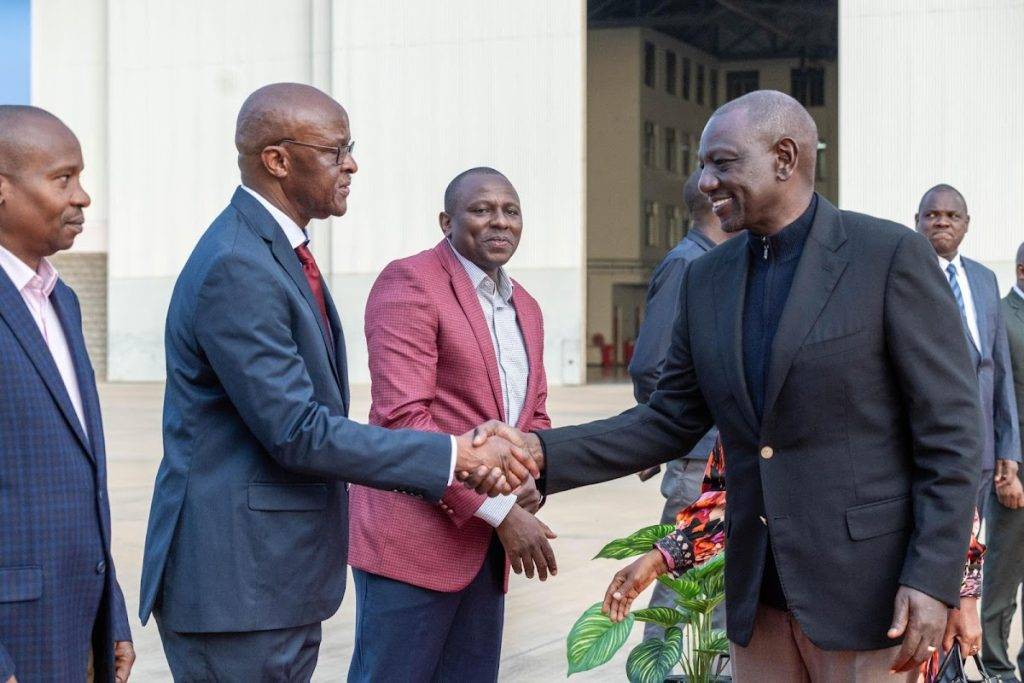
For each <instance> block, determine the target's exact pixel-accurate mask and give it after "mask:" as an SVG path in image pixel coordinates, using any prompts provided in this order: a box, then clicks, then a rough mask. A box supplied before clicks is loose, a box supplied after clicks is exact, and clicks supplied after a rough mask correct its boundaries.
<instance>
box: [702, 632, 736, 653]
mask: <svg viewBox="0 0 1024 683" xmlns="http://www.w3.org/2000/svg"><path fill="white" fill-rule="evenodd" d="M696 651H697V652H706V653H708V654H712V655H724V654H728V653H729V639H728V638H727V637H726V635H725V631H722V630H720V629H715V630H714V631H712V632H711V633H710V634H709V635H708V637H707V638H706V639H704V641H703V642H701V644H700V647H698V648H697V650H696Z"/></svg>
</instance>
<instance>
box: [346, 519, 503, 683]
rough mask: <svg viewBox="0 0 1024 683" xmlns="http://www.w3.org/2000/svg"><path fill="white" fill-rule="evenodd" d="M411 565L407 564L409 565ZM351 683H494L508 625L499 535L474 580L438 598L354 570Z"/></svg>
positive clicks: (425, 591) (406, 585) (439, 593)
mask: <svg viewBox="0 0 1024 683" xmlns="http://www.w3.org/2000/svg"><path fill="white" fill-rule="evenodd" d="M410 559H412V558H410ZM353 575H354V576H355V585H356V647H355V652H353V653H352V663H351V664H350V665H349V670H348V680H349V683H362V682H366V683H371V682H372V683H376V682H377V681H403V683H414V682H419V681H422V682H424V683H426V682H428V681H429V682H434V683H485V682H486V683H493V681H496V680H497V679H498V663H499V660H500V659H501V632H502V627H503V626H504V621H505V594H504V592H503V590H502V588H503V586H502V584H503V582H504V575H505V553H504V550H503V549H502V547H501V543H500V542H498V539H497V536H495V538H494V539H493V540H492V541H491V546H490V548H489V549H488V552H487V558H486V559H485V560H484V563H483V566H482V567H481V568H480V571H479V573H478V574H477V575H476V578H474V579H473V581H472V582H470V584H469V585H468V586H466V587H465V588H464V589H462V590H461V591H456V592H454V593H442V592H439V591H433V590H429V589H427V588H420V587H419V586H413V585H411V584H408V583H403V582H402V581H395V580H394V579H388V578H385V577H383V576H377V575H376V574H369V573H367V572H364V571H361V570H359V569H355V570H353Z"/></svg>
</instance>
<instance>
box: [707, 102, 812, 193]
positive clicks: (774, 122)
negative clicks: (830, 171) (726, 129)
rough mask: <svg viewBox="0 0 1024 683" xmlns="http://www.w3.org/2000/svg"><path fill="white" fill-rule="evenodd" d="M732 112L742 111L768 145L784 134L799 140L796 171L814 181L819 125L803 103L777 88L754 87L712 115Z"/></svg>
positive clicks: (747, 121)
mask: <svg viewBox="0 0 1024 683" xmlns="http://www.w3.org/2000/svg"><path fill="white" fill-rule="evenodd" d="M729 114H739V115H742V116H743V117H744V118H745V120H746V125H747V127H748V129H749V131H750V133H751V134H752V135H755V136H756V137H758V138H759V139H760V140H761V141H762V142H764V143H765V144H767V145H770V146H774V145H775V144H776V143H778V142H779V140H782V139H784V138H789V139H791V140H793V141H794V142H796V144H797V146H798V148H799V151H800V156H801V159H800V164H799V165H798V166H797V172H798V174H799V175H800V176H801V177H802V178H804V179H805V180H808V181H810V182H811V183H812V184H813V182H814V164H815V161H816V158H817V149H818V125H817V124H816V123H814V119H813V118H812V117H811V115H810V114H809V113H808V112H807V110H806V109H804V107H803V105H802V104H800V103H799V102H797V101H796V100H795V99H793V98H792V97H790V96H789V95H787V94H786V93H784V92H779V91H778V90H755V91H753V92H749V93H747V94H746V95H743V96H741V97H737V98H736V99H734V100H730V101H729V102H726V103H725V104H723V105H722V106H721V107H719V108H718V109H717V110H715V113H714V114H712V115H711V116H712V118H716V117H719V116H725V115H729Z"/></svg>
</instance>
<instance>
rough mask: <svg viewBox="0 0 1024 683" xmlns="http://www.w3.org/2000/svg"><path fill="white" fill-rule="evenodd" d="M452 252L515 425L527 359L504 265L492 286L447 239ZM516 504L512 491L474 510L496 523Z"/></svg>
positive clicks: (508, 417) (507, 418) (526, 377)
mask: <svg viewBox="0 0 1024 683" xmlns="http://www.w3.org/2000/svg"><path fill="white" fill-rule="evenodd" d="M448 246H449V247H451V249H452V253H454V254H455V257H456V258H457V259H458V260H459V263H461V264H462V267H463V268H464V269H465V271H466V274H467V275H469V280H470V282H472V283H473V289H475V290H476V296H477V300H478V301H479V302H480V308H481V309H482V310H483V314H484V320H486V321H487V331H488V332H489V333H490V335H491V344H492V345H493V346H494V357H495V359H496V360H497V362H498V376H499V378H500V380H501V393H502V397H503V398H504V403H505V415H504V418H505V422H506V423H508V424H510V425H513V426H515V424H516V423H517V422H519V415H520V413H521V412H522V410H523V404H524V403H525V402H526V384H527V381H528V380H529V378H530V362H529V359H528V358H527V356H526V343H525V342H524V341H523V333H522V330H520V329H519V322H518V320H517V319H516V309H515V307H514V306H513V305H512V294H513V289H514V285H513V284H512V278H510V277H509V276H508V275H507V274H506V273H505V270H504V269H499V270H498V284H497V286H495V284H494V280H492V279H491V278H490V277H489V276H488V275H487V273H485V272H484V271H483V270H481V269H480V268H479V267H478V266H477V265H476V264H475V263H473V262H472V261H470V260H469V259H467V258H465V257H464V256H463V255H462V254H460V253H459V252H458V251H457V250H456V249H455V247H454V246H452V244H451V242H449V243H448ZM515 504H516V497H515V496H514V495H506V496H497V497H494V498H488V499H487V500H485V501H484V502H483V504H482V505H481V506H480V509H478V510H477V511H476V512H475V513H474V514H475V515H476V516H477V517H479V518H480V519H483V520H484V521H486V522H487V523H488V524H490V525H491V526H495V527H496V526H498V525H499V524H501V522H502V521H504V519H505V517H506V516H507V515H508V513H509V512H510V511H511V510H512V506H513V505H515Z"/></svg>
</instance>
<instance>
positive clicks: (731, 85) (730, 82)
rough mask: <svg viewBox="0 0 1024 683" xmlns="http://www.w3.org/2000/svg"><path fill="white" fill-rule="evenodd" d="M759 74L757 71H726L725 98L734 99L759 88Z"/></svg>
mask: <svg viewBox="0 0 1024 683" xmlns="http://www.w3.org/2000/svg"><path fill="white" fill-rule="evenodd" d="M760 83H761V74H760V73H759V72H757V71H728V72H726V74H725V99H726V101H728V100H735V99H736V98H737V97H739V96H740V95H746V94H747V93H748V92H753V91H755V90H757V89H758V88H760V87H761V86H760Z"/></svg>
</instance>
